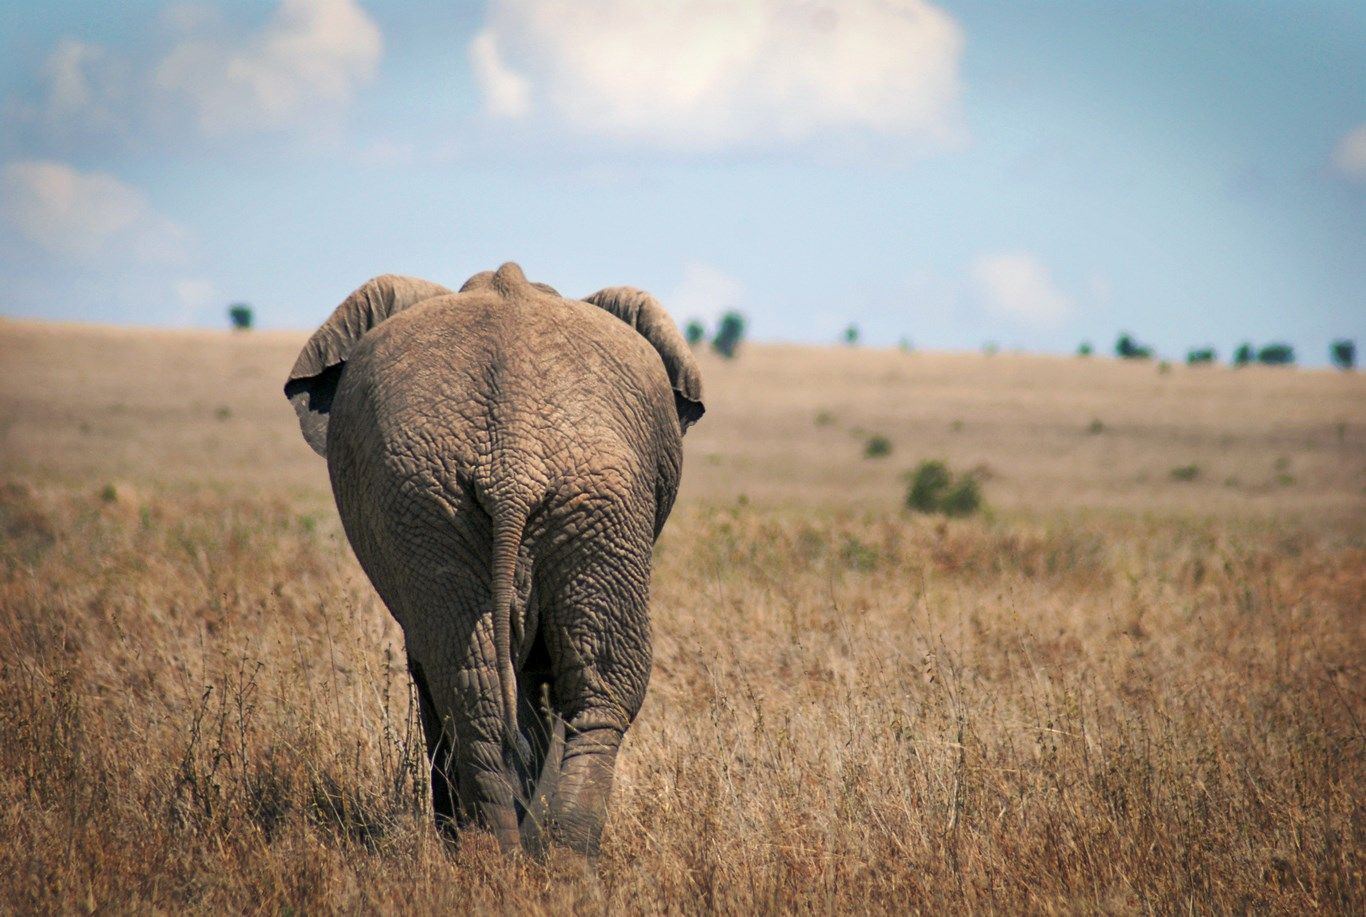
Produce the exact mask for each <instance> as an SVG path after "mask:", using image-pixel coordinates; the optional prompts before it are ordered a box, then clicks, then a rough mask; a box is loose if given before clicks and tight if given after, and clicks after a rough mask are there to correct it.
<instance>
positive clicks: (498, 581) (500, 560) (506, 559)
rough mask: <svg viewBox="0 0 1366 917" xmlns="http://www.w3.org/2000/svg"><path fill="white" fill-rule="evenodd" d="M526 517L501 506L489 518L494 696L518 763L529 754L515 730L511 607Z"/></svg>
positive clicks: (507, 737)
mask: <svg viewBox="0 0 1366 917" xmlns="http://www.w3.org/2000/svg"><path fill="white" fill-rule="evenodd" d="M526 519H527V514H526V512H525V511H524V510H521V509H520V508H514V507H513V506H507V505H504V506H502V507H500V508H499V511H498V512H495V513H494V514H493V652H494V655H495V656H496V657H497V661H496V665H497V670H498V693H499V697H500V699H501V701H502V704H503V730H504V736H505V739H506V744H507V751H508V752H509V753H511V754H512V755H514V756H515V757H516V758H517V759H519V760H521V761H526V760H527V759H528V758H529V757H530V754H531V749H530V747H529V746H528V745H527V741H526V739H524V738H522V734H521V732H520V731H519V730H518V729H517V672H516V669H515V667H514V666H513V664H512V604H513V601H514V591H515V585H514V579H515V576H516V572H517V554H518V551H519V550H520V548H521V545H522V530H523V529H524V528H525V527H526Z"/></svg>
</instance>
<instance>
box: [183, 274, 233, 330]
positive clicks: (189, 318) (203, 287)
mask: <svg viewBox="0 0 1366 917" xmlns="http://www.w3.org/2000/svg"><path fill="white" fill-rule="evenodd" d="M172 289H173V290H174V292H175V299H176V303H177V304H178V305H179V307H180V308H179V311H178V313H177V315H176V318H177V319H178V320H179V322H180V324H182V325H194V324H200V323H201V322H203V321H204V320H205V319H207V318H208V317H209V315H210V313H211V312H212V310H213V308H214V306H217V305H224V304H223V303H220V299H221V297H219V295H218V291H217V290H216V289H215V288H214V285H213V284H212V283H210V282H209V281H207V280H205V279H203V278H202V277H185V278H182V279H180V280H177V281H176V282H175V283H174V284H173V285H172Z"/></svg>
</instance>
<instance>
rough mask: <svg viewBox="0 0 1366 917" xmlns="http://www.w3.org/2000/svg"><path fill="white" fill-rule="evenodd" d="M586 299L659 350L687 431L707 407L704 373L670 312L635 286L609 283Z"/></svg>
mask: <svg viewBox="0 0 1366 917" xmlns="http://www.w3.org/2000/svg"><path fill="white" fill-rule="evenodd" d="M584 302H587V303H592V304H593V305H595V306H597V307H598V308H599V309H602V310H604V311H607V312H610V313H612V314H613V315H615V316H616V317H617V318H619V319H621V320H622V321H623V322H625V323H626V324H628V325H630V326H631V327H632V328H635V329H636V331H638V332H640V334H641V336H642V337H644V338H645V340H647V341H649V342H650V344H651V345H652V346H653V347H654V349H655V350H656V351H658V353H659V357H660V359H661V360H663V361H664V369H665V371H666V372H668V374H669V383H670V384H671V385H672V386H673V390H674V407H675V408H676V409H677V410H678V425H679V426H680V427H682V428H683V432H685V433H686V432H687V431H688V427H691V426H692V425H693V424H695V423H697V421H698V419H699V418H700V417H701V416H702V414H703V413H704V412H705V411H706V408H705V407H703V405H702V374H701V373H700V372H698V370H697V361H696V360H694V359H693V354H692V348H691V347H689V346H688V344H687V342H686V341H684V340H683V335H681V334H679V333H678V326H677V325H675V324H674V320H673V319H672V318H670V317H669V313H668V312H665V311H664V307H663V306H661V305H660V304H659V301H658V300H656V299H655V298H654V297H653V296H651V295H650V294H649V293H646V292H645V291H644V290H637V289H635V288H634V287H608V288H607V289H605V290H599V291H598V292H596V293H594V294H593V295H592V296H586V297H584Z"/></svg>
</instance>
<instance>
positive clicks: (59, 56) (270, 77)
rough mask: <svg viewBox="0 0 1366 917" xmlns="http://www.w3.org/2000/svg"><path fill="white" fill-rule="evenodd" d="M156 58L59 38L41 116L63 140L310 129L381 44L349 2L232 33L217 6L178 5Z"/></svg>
mask: <svg viewBox="0 0 1366 917" xmlns="http://www.w3.org/2000/svg"><path fill="white" fill-rule="evenodd" d="M160 31H161V32H162V33H164V36H165V37H164V38H163V41H164V42H165V44H163V48H165V50H164V51H163V52H161V53H157V54H151V55H148V59H147V60H146V61H145V62H142V61H137V60H133V59H129V58H127V57H120V56H118V55H116V54H114V53H112V52H110V51H109V50H108V49H106V48H103V47H101V46H99V45H93V44H89V43H86V42H81V41H77V40H74V39H71V38H64V39H62V40H61V41H60V42H59V43H58V44H57V47H56V48H55V49H54V50H53V51H52V53H51V54H50V55H49V56H48V59H47V61H46V62H45V64H44V66H43V74H42V76H43V97H42V100H41V104H40V105H39V106H37V109H36V111H34V112H32V113H33V114H36V116H37V118H38V119H39V120H40V121H41V123H43V124H44V125H45V126H46V127H47V129H49V130H50V131H52V132H54V133H56V134H58V135H61V134H76V133H86V134H89V133H100V132H105V133H108V132H110V130H111V129H113V130H120V131H125V132H131V133H134V134H140V133H142V132H145V131H147V130H148V129H150V128H162V129H167V130H170V131H171V132H172V133H177V134H178V133H181V132H183V131H184V129H185V125H184V121H185V120H186V119H187V118H188V119H189V120H191V121H192V122H193V125H194V126H195V127H196V128H198V130H199V131H200V132H201V133H203V134H206V135H208V136H211V137H217V136H223V135H226V134H230V133H238V132H246V131H260V130H278V129H281V128H289V127H293V126H296V125H297V124H299V123H300V122H313V123H316V122H318V120H319V119H320V118H326V117H327V116H330V115H334V114H335V113H336V112H338V111H339V110H341V109H342V108H344V107H345V106H346V104H347V103H349V102H350V101H351V99H352V97H353V96H354V94H355V92H356V89H357V87H359V86H360V85H361V84H363V83H365V82H367V81H368V80H370V79H371V78H372V77H373V76H374V73H375V70H376V68H377V66H378V64H379V60H380V56H381V54H382V52H383V37H382V36H381V34H380V31H379V28H378V27H377V26H376V25H375V23H374V21H373V20H371V19H370V17H369V16H368V15H366V13H365V11H364V10H363V9H361V8H360V6H359V5H358V4H357V3H356V2H355V0H282V2H281V3H280V5H279V6H278V7H277V8H276V9H275V11H274V12H273V14H272V15H271V17H270V19H269V20H268V21H267V22H265V24H263V25H262V26H260V27H259V28H257V29H255V30H253V31H251V32H248V33H246V34H235V35H234V34H232V33H231V31H230V30H229V29H228V28H227V27H226V26H224V25H223V23H222V20H221V17H220V16H219V14H218V12H217V10H216V9H215V8H213V7H210V6H204V5H197V4H180V5H176V6H172V7H169V8H168V9H166V10H164V11H163V13H162V15H161V17H160Z"/></svg>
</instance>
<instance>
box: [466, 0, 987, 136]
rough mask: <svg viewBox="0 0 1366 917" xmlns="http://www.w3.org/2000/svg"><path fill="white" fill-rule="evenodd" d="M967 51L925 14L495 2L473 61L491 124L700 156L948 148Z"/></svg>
mask: <svg viewBox="0 0 1366 917" xmlns="http://www.w3.org/2000/svg"><path fill="white" fill-rule="evenodd" d="M962 49H963V33H962V29H961V28H960V27H959V25H958V23H957V22H956V21H955V20H954V19H953V18H952V17H951V16H949V15H948V14H947V13H945V12H944V11H942V10H940V9H938V8H937V7H935V6H933V5H931V4H930V3H929V2H926V0H843V2H839V3H835V2H830V3H821V2H792V0H749V2H729V0H668V2H664V0H661V2H657V3H640V2H638V0H496V2H494V3H493V4H492V5H491V8H490V12H489V15H488V20H487V22H486V24H485V27H484V29H483V30H482V31H481V32H479V34H478V35H477V36H476V37H475V39H474V41H473V42H472V44H471V47H470V53H471V57H472V61H473V63H474V66H475V75H476V77H477V78H478V80H479V83H480V85H481V87H482V88H483V91H484V94H485V105H486V108H487V109H488V111H489V112H490V113H491V114H494V115H497V116H500V117H504V118H520V117H524V116H526V115H528V114H531V113H532V112H537V113H550V114H553V115H554V116H556V117H558V119H559V120H560V121H562V122H563V123H564V125H565V126H567V127H568V128H569V129H571V130H574V131H577V132H580V133H583V134H587V135H593V136H601V137H605V138H608V139H617V140H628V141H634V142H640V143H644V144H649V145H658V146H665V147H673V148H683V149H690V150H699V149H720V148H726V147H735V146H764V145H772V144H774V143H782V142H798V141H804V140H810V139H812V138H817V137H821V136H825V135H828V134H830V133H831V132H850V131H853V132H863V133H866V134H870V135H880V136H890V137H895V138H900V139H907V140H912V141H916V142H920V143H927V144H931V145H944V144H950V143H953V142H954V141H956V140H957V139H958V138H959V137H960V135H961V126H960V119H959V111H958V97H959V92H960V76H959V59H960V57H961V54H962Z"/></svg>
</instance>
